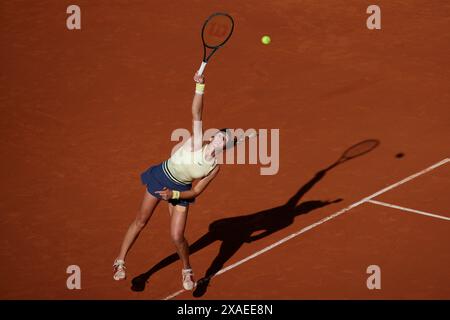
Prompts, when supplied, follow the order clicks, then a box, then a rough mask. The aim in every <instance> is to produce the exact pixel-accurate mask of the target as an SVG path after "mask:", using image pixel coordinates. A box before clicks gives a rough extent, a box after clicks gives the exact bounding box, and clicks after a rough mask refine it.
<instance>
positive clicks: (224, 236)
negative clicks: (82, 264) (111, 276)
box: [131, 163, 342, 297]
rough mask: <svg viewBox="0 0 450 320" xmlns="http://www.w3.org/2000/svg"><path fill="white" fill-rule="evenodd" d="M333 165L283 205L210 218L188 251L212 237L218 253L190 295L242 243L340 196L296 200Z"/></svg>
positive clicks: (136, 284)
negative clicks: (218, 243) (217, 246)
mask: <svg viewBox="0 0 450 320" xmlns="http://www.w3.org/2000/svg"><path fill="white" fill-rule="evenodd" d="M336 165H337V163H335V164H333V165H331V166H329V167H327V168H326V169H323V170H320V171H318V172H317V173H316V174H315V175H314V176H313V178H312V179H311V180H309V181H308V182H307V183H306V184H305V185H303V186H302V187H300V188H299V190H298V191H297V192H296V193H295V194H294V195H293V196H292V197H291V198H290V199H289V200H288V201H287V202H286V203H284V204H283V205H280V206H277V207H274V208H270V209H267V210H263V211H259V212H256V213H252V214H248V215H243V216H236V217H230V218H225V219H220V220H216V221H214V222H212V223H211V224H210V225H209V231H208V232H207V233H206V234H204V235H203V236H202V237H200V238H199V239H198V240H197V241H195V242H194V243H193V244H192V245H191V246H190V247H189V248H190V253H191V254H194V253H195V252H198V251H200V250H202V249H203V248H205V247H207V246H209V245H210V244H212V243H214V242H215V241H221V242H222V243H221V246H220V249H219V253H218V254H217V256H216V257H215V258H214V260H213V261H212V263H211V265H210V266H209V268H208V270H207V271H206V273H205V275H204V277H203V278H201V279H200V280H199V281H198V282H197V287H196V289H195V290H194V293H193V294H194V296H195V297H201V296H203V295H204V294H205V292H206V290H207V287H208V284H209V282H210V280H211V278H212V277H213V276H214V275H215V274H216V273H217V272H218V271H219V270H221V269H222V267H223V266H224V264H225V263H226V262H227V261H228V260H229V259H230V258H231V257H232V256H233V255H234V254H235V253H236V252H237V251H238V250H239V248H241V247H242V245H243V244H244V243H250V242H253V241H257V240H260V239H262V238H265V237H267V236H269V235H271V234H273V233H275V232H277V231H279V230H282V229H284V228H286V227H288V226H289V225H291V224H292V223H293V222H294V219H295V217H297V216H299V215H302V214H307V213H309V212H311V211H313V210H315V209H319V208H322V207H324V206H327V205H329V204H333V203H337V202H340V201H342V199H340V198H338V199H335V200H332V201H328V200H310V201H304V202H301V203H300V204H298V202H299V201H300V199H301V198H302V197H303V196H304V195H305V194H306V193H307V192H308V191H309V190H311V188H312V187H313V186H314V185H316V184H317V183H318V182H319V181H320V180H321V179H322V178H323V177H324V176H325V175H326V173H327V172H328V171H329V170H331V169H333V168H334V167H336ZM177 260H179V257H178V255H177V254H176V253H175V254H172V255H170V256H168V257H166V258H164V259H163V260H161V261H160V262H158V263H157V264H156V265H154V266H153V267H152V268H151V269H150V270H148V271H147V272H145V273H143V274H141V275H139V276H137V277H135V278H134V279H133V280H132V287H131V289H132V290H133V291H143V290H144V289H145V285H146V283H147V282H148V279H149V278H150V277H151V276H152V275H153V274H154V273H156V272H157V271H159V270H161V269H163V268H165V267H167V266H168V265H170V264H172V263H174V262H176V261H177ZM180 278H181V277H180ZM180 280H181V279H180Z"/></svg>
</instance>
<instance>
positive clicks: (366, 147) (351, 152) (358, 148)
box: [323, 139, 380, 171]
mask: <svg viewBox="0 0 450 320" xmlns="http://www.w3.org/2000/svg"><path fill="white" fill-rule="evenodd" d="M379 144H380V142H379V141H378V140H373V139H370V140H364V141H361V142H359V143H357V144H355V145H353V146H351V147H350V148H348V149H347V150H345V151H344V153H343V154H342V155H341V157H340V158H339V159H338V160H337V161H336V162H335V163H333V164H332V165H331V166H329V167H328V168H326V169H325V170H323V171H328V170H331V169H333V168H334V167H336V166H337V165H339V164H341V163H343V162H346V161H348V160H351V159H354V158H356V157H360V156H362V155H364V154H366V153H368V152H370V151H372V150H373V149H375V148H376V147H378V145H379Z"/></svg>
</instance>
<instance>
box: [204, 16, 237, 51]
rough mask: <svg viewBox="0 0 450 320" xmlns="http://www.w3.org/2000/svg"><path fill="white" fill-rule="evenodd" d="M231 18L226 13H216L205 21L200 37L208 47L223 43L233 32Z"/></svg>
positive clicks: (215, 46) (218, 45)
mask: <svg viewBox="0 0 450 320" xmlns="http://www.w3.org/2000/svg"><path fill="white" fill-rule="evenodd" d="M233 27H234V24H233V20H232V19H231V17H229V16H227V15H216V16H213V17H212V18H210V19H209V20H208V22H207V23H206V25H205V27H204V29H203V33H202V37H203V42H204V43H205V45H206V46H207V47H209V48H217V47H220V46H221V45H223V44H224V43H225V42H226V41H227V40H228V38H229V37H230V35H231V33H232V32H233Z"/></svg>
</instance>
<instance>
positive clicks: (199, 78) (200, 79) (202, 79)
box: [194, 72, 205, 83]
mask: <svg viewBox="0 0 450 320" xmlns="http://www.w3.org/2000/svg"><path fill="white" fill-rule="evenodd" d="M194 81H195V82H197V83H205V76H204V75H201V76H199V75H198V72H196V73H195V75H194Z"/></svg>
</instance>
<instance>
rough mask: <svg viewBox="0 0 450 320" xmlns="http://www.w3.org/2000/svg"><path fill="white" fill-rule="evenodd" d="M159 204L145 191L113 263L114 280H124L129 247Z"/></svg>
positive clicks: (156, 199)
mask: <svg viewBox="0 0 450 320" xmlns="http://www.w3.org/2000/svg"><path fill="white" fill-rule="evenodd" d="M158 203H159V199H158V198H156V197H154V196H152V195H151V194H150V193H149V192H148V191H147V190H145V195H144V199H143V200H142V204H141V207H140V209H139V211H138V213H137V215H136V218H135V219H134V221H133V222H132V223H131V225H130V226H129V227H128V230H127V233H126V234H125V237H124V239H123V242H122V246H121V248H120V253H119V255H118V257H117V259H116V260H115V261H114V264H113V267H114V276H113V278H114V280H123V279H125V278H126V268H125V257H126V255H127V253H128V251H129V250H130V249H131V246H132V245H133V243H134V242H135V241H136V239H137V237H138V236H139V233H140V232H141V231H142V229H143V228H144V227H145V225H146V224H147V222H148V220H149V219H150V217H151V216H152V214H153V211H154V210H155V208H156V206H157V205H158Z"/></svg>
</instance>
